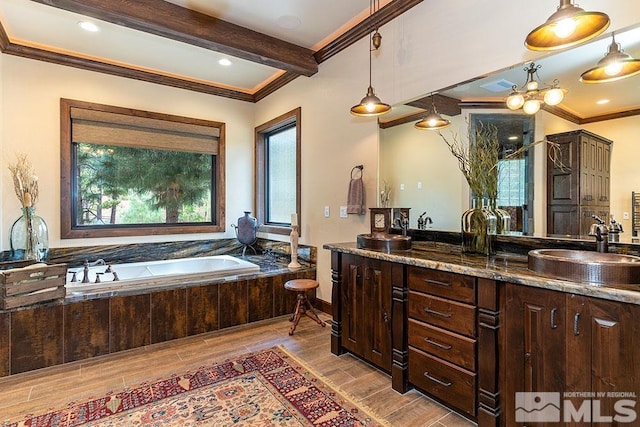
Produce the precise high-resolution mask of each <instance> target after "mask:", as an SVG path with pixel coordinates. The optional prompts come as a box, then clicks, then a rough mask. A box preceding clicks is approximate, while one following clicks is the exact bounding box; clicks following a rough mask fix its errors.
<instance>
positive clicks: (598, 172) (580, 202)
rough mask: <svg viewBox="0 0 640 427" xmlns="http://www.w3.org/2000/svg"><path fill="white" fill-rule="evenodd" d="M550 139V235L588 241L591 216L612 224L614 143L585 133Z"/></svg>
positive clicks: (548, 229) (548, 151)
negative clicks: (579, 238) (610, 211)
mask: <svg viewBox="0 0 640 427" xmlns="http://www.w3.org/2000/svg"><path fill="white" fill-rule="evenodd" d="M547 140H548V141H551V142H554V143H555V144H557V146H556V147H553V146H552V145H551V144H547V154H548V156H547V235H550V236H551V235H554V236H571V237H582V238H586V237H587V236H588V234H589V228H590V226H591V224H592V223H593V222H594V220H593V218H592V215H597V216H599V217H600V218H602V219H603V220H604V221H606V222H607V223H608V222H609V195H610V191H609V187H610V164H611V149H612V144H613V141H610V140H608V139H606V138H603V137H601V136H599V135H596V134H593V133H591V132H588V131H586V130H576V131H572V132H565V133H558V134H554V135H547Z"/></svg>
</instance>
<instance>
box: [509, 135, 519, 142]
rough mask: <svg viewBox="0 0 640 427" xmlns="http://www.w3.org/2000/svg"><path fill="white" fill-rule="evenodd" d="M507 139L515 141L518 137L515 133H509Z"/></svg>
mask: <svg viewBox="0 0 640 427" xmlns="http://www.w3.org/2000/svg"><path fill="white" fill-rule="evenodd" d="M508 139H509V141H515V140H517V139H518V137H517V136H516V135H511V136H510V137H509V138H508Z"/></svg>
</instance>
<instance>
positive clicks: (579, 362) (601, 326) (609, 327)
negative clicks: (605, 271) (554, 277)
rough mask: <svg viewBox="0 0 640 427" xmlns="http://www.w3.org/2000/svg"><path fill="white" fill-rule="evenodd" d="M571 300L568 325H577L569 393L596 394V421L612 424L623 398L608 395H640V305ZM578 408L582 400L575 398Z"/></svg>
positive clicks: (571, 340)
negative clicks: (619, 401) (617, 405)
mask: <svg viewBox="0 0 640 427" xmlns="http://www.w3.org/2000/svg"><path fill="white" fill-rule="evenodd" d="M566 298H567V324H569V323H571V325H570V326H571V328H570V329H571V330H570V331H567V332H568V333H567V357H568V359H567V391H575V392H583V391H590V392H593V393H595V396H596V397H595V399H597V400H598V403H597V404H596V403H595V402H592V403H591V410H592V421H594V422H609V423H610V422H611V421H612V419H609V418H607V417H613V416H615V415H616V409H615V408H614V405H615V404H616V402H617V401H618V400H620V399H621V398H618V397H616V396H620V394H617V395H612V394H608V393H622V394H623V396H624V393H627V394H628V393H633V392H635V393H636V394H637V393H638V391H639V390H640V376H639V375H638V361H640V322H638V319H639V318H640V306H637V305H634V304H627V303H623V302H617V301H609V300H602V299H597V298H588V297H584V296H577V295H567V297H566ZM589 374H590V375H589ZM598 396H601V398H598ZM609 396H610V397H609ZM631 399H632V400H634V401H635V400H636V399H635V398H633V397H632V398H631ZM573 404H574V407H576V408H578V407H579V406H580V405H582V404H583V402H582V399H573ZM636 410H637V408H636ZM618 415H620V414H618ZM622 415H624V414H622Z"/></svg>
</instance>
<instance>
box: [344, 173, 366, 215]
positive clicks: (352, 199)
mask: <svg viewBox="0 0 640 427" xmlns="http://www.w3.org/2000/svg"><path fill="white" fill-rule="evenodd" d="M356 169H359V170H360V176H359V177H358V178H354V177H353V171H354V170H356ZM364 194H365V191H364V181H363V180H362V166H360V167H358V166H356V167H355V168H353V169H352V170H351V181H349V194H348V195H347V214H356V215H364V214H365V213H366V211H365V207H364Z"/></svg>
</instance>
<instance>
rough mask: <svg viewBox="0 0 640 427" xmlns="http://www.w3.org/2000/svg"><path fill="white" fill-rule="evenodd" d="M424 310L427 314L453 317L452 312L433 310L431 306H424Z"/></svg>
mask: <svg viewBox="0 0 640 427" xmlns="http://www.w3.org/2000/svg"><path fill="white" fill-rule="evenodd" d="M424 312H425V313H427V314H435V315H436V316H441V317H446V318H449V317H451V313H443V312H441V311H436V310H431V309H430V308H427V307H425V308H424Z"/></svg>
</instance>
